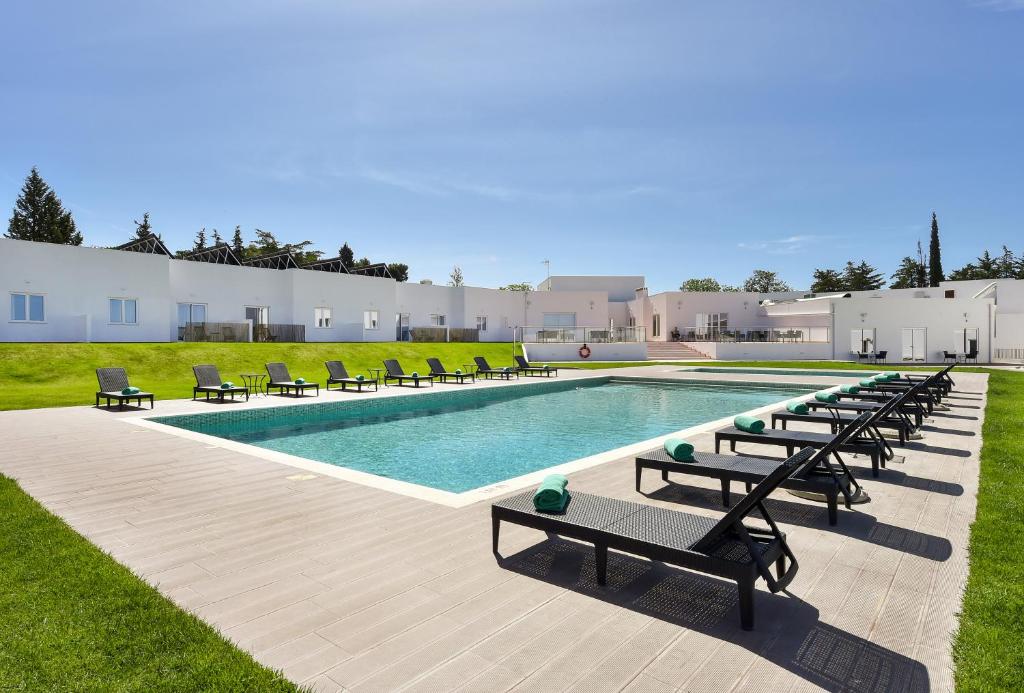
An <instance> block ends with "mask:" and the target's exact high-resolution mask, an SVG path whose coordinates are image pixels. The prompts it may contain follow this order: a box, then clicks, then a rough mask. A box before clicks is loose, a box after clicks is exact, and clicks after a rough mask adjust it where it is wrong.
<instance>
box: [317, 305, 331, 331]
mask: <svg viewBox="0 0 1024 693" xmlns="http://www.w3.org/2000/svg"><path fill="white" fill-rule="evenodd" d="M332 313H333V311H332V310H331V307H330V306H317V307H316V308H314V309H313V326H314V327H315V328H317V329H318V330H329V329H330V328H331V322H332V320H331V318H332V317H333V316H332Z"/></svg>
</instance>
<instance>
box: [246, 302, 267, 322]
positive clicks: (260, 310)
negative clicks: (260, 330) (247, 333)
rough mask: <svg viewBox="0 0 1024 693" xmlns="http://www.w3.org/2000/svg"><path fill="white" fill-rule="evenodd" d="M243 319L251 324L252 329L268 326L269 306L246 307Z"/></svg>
mask: <svg viewBox="0 0 1024 693" xmlns="http://www.w3.org/2000/svg"><path fill="white" fill-rule="evenodd" d="M245 319H246V320H249V321H251V322H252V325H253V327H256V326H257V325H269V324H270V306H246V307H245Z"/></svg>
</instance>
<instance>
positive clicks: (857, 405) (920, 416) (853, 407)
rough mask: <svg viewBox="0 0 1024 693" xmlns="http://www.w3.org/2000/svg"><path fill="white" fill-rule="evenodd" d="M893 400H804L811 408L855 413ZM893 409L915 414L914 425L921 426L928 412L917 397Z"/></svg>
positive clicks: (878, 406)
mask: <svg viewBox="0 0 1024 693" xmlns="http://www.w3.org/2000/svg"><path fill="white" fill-rule="evenodd" d="M891 401H893V398H889V399H886V400H882V401H879V402H866V401H859V402H858V401H853V400H848V399H844V400H839V401H838V402H820V401H818V400H816V399H809V400H807V401H805V402H804V404H806V405H807V406H808V407H810V408H811V409H828V410H834V411H851V412H854V413H858V414H859V413H862V412H866V411H878V410H879V409H881V408H882V407H884V406H885V405H886V404H887V403H888V402H891ZM893 411H895V412H898V413H900V414H902V415H904V416H910V415H913V417H914V427H915V428H921V425H922V424H923V423H924V417H925V414H926V413H927V410H926V408H925V407H924V406H923V405H922V404H921V403H920V402H919V401H918V400H917V399H916V398H913V399H905V400H903V401H902V402H900V403H899V404H898V405H897V406H895V407H893Z"/></svg>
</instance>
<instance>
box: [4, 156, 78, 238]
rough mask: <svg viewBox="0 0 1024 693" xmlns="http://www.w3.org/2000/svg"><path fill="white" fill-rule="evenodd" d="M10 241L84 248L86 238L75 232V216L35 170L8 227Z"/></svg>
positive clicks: (23, 187)
mask: <svg viewBox="0 0 1024 693" xmlns="http://www.w3.org/2000/svg"><path fill="white" fill-rule="evenodd" d="M5 235H6V236H7V237H8V238H15V239H18V240H22V241H39V242H42V243H60V244H62V245H82V240H83V239H82V234H81V233H79V232H78V229H77V228H75V220H74V218H73V217H72V216H71V212H68V211H67V210H65V209H64V205H63V204H61V201H60V198H59V197H57V194H56V193H55V192H53V189H52V188H50V186H49V185H47V183H46V181H45V180H43V177H42V176H40V175H39V171H38V170H37V169H36V167H35V166H33V167H32V171H31V172H30V173H29V174H28V176H27V177H26V178H25V184H24V185H23V186H22V187H21V194H20V195H18V200H17V201H16V202H15V203H14V211H13V213H12V214H11V220H10V222H9V223H8V225H7V233H6V234H5Z"/></svg>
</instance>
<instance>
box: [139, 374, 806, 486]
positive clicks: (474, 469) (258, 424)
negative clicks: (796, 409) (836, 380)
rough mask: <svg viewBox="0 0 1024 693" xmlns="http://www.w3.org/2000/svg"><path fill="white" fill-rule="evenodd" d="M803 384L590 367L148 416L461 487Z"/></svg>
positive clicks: (704, 418)
mask: <svg viewBox="0 0 1024 693" xmlns="http://www.w3.org/2000/svg"><path fill="white" fill-rule="evenodd" d="M810 391H811V388H805V387H801V386H799V385H795V386H783V387H774V386H773V387H752V386H750V387H747V386H734V385H721V384H710V383H687V384H667V383H664V382H659V383H640V382H626V381H622V380H613V379H609V378H595V379H587V380H586V381H582V382H581V381H576V382H572V381H555V382H551V383H543V384H534V385H522V386H512V387H503V388H489V389H478V390H477V389H474V390H466V391H461V392H459V391H456V390H454V388H446V389H445V390H443V391H440V392H435V393H429V394H424V395H418V396H413V397H392V398H376V399H365V400H351V399H350V400H345V401H334V402H329V403H318V404H308V405H297V406H293V407H274V408H270V409H249V410H237V411H231V412H222V413H213V414H192V415H187V416H174V417H161V418H157V419H156V421H159V422H160V423H164V424H169V425H172V426H178V427H180V428H185V429H188V430H192V431H198V432H200V433H206V434H210V435H215V436H219V437H222V438H227V439H230V440H234V441H238V442H242V443H248V444H250V445H256V446H259V447H262V448H266V449H268V450H277V451H279V452H285V453H288V454H291V455H297V456H299V457H304V458H307V459H311V460H317V461H320V462H326V463H328V464H333V465H338V466H342V467H349V468H351V469H357V470H360V471H363V472H368V473H370V474H376V475H378V476H383V477H390V478H393V479H400V480H403V481H408V482H411V483H414V484H420V485H422V486H429V487H432V488H435V489H442V490H445V491H452V492H456V493H459V492H462V491H468V490H470V489H474V488H478V487H480V486H486V485H489V484H493V483H496V482H499V481H503V480H505V479H510V478H512V477H516V476H519V475H522V474H526V473H529V472H533V471H537V470H540V469H545V468H547V467H551V466H554V465H557V464H561V463H564V462H569V461H572V460H575V459H578V458H580V457H586V456H588V455H594V454H597V453H600V452H605V451H607V450H612V449H614V448H618V447H622V446H623V445H628V444H630V443H635V442H639V441H641V440H646V439H648V438H653V437H655V436H659V435H664V434H666V433H671V432H672V431H677V430H680V429H683V428H687V427H689V426H694V425H697V424H700V423H706V422H708V421H712V420H714V419H717V418H720V417H723V416H731V415H735V414H738V413H740V412H743V411H747V410H749V409H753V408H755V407H760V406H764V405H766V404H770V403H772V402H778V401H780V400H783V399H788V398H790V397H796V396H797V395H800V394H803V393H806V392H810Z"/></svg>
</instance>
